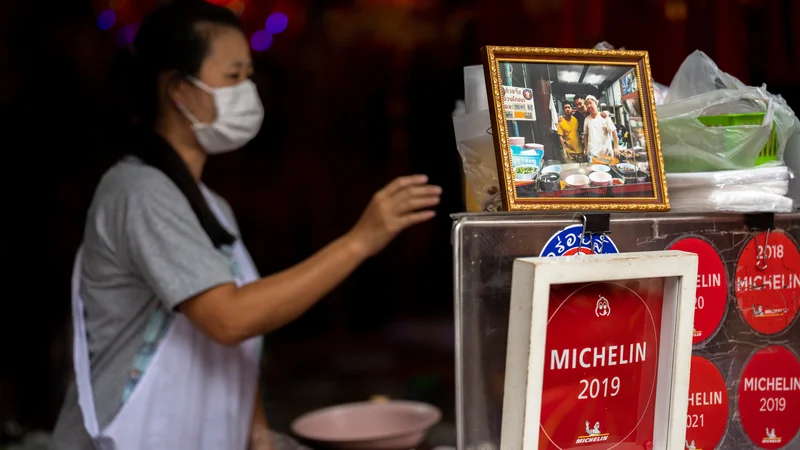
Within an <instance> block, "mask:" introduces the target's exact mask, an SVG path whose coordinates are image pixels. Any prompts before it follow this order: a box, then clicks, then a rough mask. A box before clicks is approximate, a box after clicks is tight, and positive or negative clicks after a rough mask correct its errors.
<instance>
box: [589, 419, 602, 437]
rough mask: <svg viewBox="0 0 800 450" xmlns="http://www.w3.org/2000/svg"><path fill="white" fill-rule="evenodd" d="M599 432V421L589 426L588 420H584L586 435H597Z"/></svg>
mask: <svg viewBox="0 0 800 450" xmlns="http://www.w3.org/2000/svg"><path fill="white" fill-rule="evenodd" d="M600 434H602V433H600V422H595V423H594V428H589V421H588V420H587V421H586V435H587V436H598V435H600Z"/></svg>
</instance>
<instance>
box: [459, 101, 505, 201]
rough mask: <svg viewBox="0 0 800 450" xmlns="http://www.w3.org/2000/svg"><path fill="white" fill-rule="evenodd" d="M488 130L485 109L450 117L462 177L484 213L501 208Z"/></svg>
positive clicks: (495, 165) (488, 120)
mask: <svg viewBox="0 0 800 450" xmlns="http://www.w3.org/2000/svg"><path fill="white" fill-rule="evenodd" d="M491 127H492V124H491V118H490V116H489V110H488V109H485V110H483V111H478V112H473V113H467V114H463V115H459V116H454V117H453V128H454V131H455V135H456V145H457V147H458V153H459V154H460V155H461V162H462V165H463V168H464V175H465V176H466V178H467V181H468V182H469V185H470V186H471V187H472V191H473V193H474V195H475V200H477V201H478V203H479V204H480V205H481V209H482V210H483V211H499V210H500V209H501V207H502V201H501V198H500V182H499V180H498V177H497V160H496V156H495V151H494V139H493V138H492V135H491V134H490V133H489V131H490V130H491Z"/></svg>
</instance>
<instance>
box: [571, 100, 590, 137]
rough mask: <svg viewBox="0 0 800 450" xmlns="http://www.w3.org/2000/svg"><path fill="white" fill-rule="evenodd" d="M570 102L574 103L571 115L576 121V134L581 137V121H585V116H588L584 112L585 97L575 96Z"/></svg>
mask: <svg viewBox="0 0 800 450" xmlns="http://www.w3.org/2000/svg"><path fill="white" fill-rule="evenodd" d="M572 101H573V102H575V110H574V112H573V115H574V116H575V118H576V119H578V130H579V131H578V133H579V134H580V135H581V137H583V121H584V120H586V115H587V114H588V112H586V97H584V96H583V94H575V97H573V98H572Z"/></svg>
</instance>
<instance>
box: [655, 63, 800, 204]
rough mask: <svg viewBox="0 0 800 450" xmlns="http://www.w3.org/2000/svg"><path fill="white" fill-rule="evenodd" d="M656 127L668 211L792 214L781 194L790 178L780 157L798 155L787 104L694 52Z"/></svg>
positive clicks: (794, 122) (795, 125) (675, 81)
mask: <svg viewBox="0 0 800 450" xmlns="http://www.w3.org/2000/svg"><path fill="white" fill-rule="evenodd" d="M658 126H659V131H660V134H661V147H662V153H663V156H664V164H665V169H666V172H667V186H668V188H669V193H670V200H671V208H672V211H675V212H789V211H792V210H793V209H794V208H795V202H794V201H793V199H792V198H791V197H788V196H787V194H788V193H789V190H790V182H792V180H793V178H794V175H793V171H792V170H791V168H789V167H787V166H785V165H784V156H787V155H786V152H787V151H790V152H796V151H798V148H797V146H796V143H797V142H798V141H794V138H795V137H796V136H797V133H798V132H800V127H798V122H797V118H796V117H795V114H794V112H793V111H792V109H791V108H790V107H789V105H788V104H787V103H786V101H785V100H784V99H783V98H782V97H781V96H780V95H774V94H771V93H769V92H768V91H767V89H766V86H761V87H752V86H746V85H744V84H743V83H742V82H741V81H739V80H738V79H737V78H736V77H734V76H732V75H730V74H728V73H725V72H723V71H722V70H720V69H719V67H717V65H716V64H715V63H714V61H712V60H711V58H709V57H708V56H707V55H706V54H705V53H703V52H701V51H695V52H694V53H692V54H691V55H689V57H688V58H686V60H685V61H684V62H683V64H682V65H681V67H680V69H679V70H678V73H677V74H676V75H675V78H674V79H673V81H672V84H671V85H670V90H669V94H668V95H667V97H666V99H665V102H664V104H663V105H660V106H658ZM790 140H791V141H792V142H791V145H787V144H788V143H790ZM790 156H794V155H790ZM787 159H789V160H792V158H787Z"/></svg>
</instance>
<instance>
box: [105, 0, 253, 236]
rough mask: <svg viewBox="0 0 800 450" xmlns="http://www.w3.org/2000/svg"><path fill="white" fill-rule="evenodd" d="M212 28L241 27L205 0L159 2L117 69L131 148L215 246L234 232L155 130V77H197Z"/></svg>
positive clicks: (176, 154)
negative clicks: (173, 189)
mask: <svg viewBox="0 0 800 450" xmlns="http://www.w3.org/2000/svg"><path fill="white" fill-rule="evenodd" d="M215 27H230V28H235V29H241V23H240V22H239V19H238V18H237V17H236V15H235V14H234V13H233V12H232V11H230V10H229V9H227V8H223V7H221V6H216V5H212V4H210V3H207V2H205V1H204V0H174V1H172V2H170V3H167V4H166V5H162V6H159V7H158V8H157V9H156V10H155V11H153V12H152V13H150V14H149V15H148V16H147V17H146V18H145V19H144V21H143V22H142V24H141V26H140V28H139V31H138V33H137V35H136V39H135V40H134V42H133V45H132V48H131V49H129V51H128V55H124V54H123V55H122V57H123V58H126V59H127V61H125V62H120V61H118V62H117V68H116V70H115V71H116V72H118V73H120V72H122V73H121V75H122V76H123V77H124V78H125V84H126V85H127V89H128V100H129V103H130V105H131V109H132V110H133V111H132V112H133V117H131V119H133V121H134V122H136V124H137V126H136V133H135V137H134V140H133V141H132V142H131V143H132V144H133V145H132V149H131V153H133V154H134V155H136V156H137V157H139V158H140V159H141V160H142V161H144V162H145V163H146V164H149V165H151V166H153V167H155V168H157V169H159V170H161V171H162V172H164V174H166V175H167V176H168V177H169V178H170V179H171V180H172V181H173V182H174V183H175V184H176V185H177V186H178V188H179V189H180V190H181V192H183V194H184V195H185V196H186V199H187V200H188V201H189V204H190V205H191V207H192V210H193V211H194V213H195V214H196V215H197V218H198V220H199V221H200V225H202V227H203V229H204V230H205V232H206V233H207V234H208V236H209V238H211V241H212V242H213V244H214V246H215V247H217V248H219V247H221V246H223V245H230V244H232V243H233V242H234V241H235V240H236V237H235V236H233V235H232V234H231V233H230V232H229V231H228V230H226V229H225V228H224V227H223V226H222V225H221V224H220V223H219V221H218V220H217V218H216V217H215V216H214V214H213V212H212V211H211V209H210V208H209V206H208V203H207V202H206V201H205V198H204V197H203V194H202V192H201V191H200V187H199V186H198V184H197V181H196V180H195V179H194V178H193V177H192V174H191V173H190V172H189V168H188V167H187V166H186V163H185V162H184V161H183V159H182V158H181V157H180V155H178V153H177V152H176V151H175V150H174V149H173V148H172V147H171V146H170V145H169V144H168V143H167V142H166V141H165V140H164V139H162V138H161V137H160V136H158V135H157V134H156V133H155V132H154V131H153V126H154V124H155V120H156V116H157V114H158V108H159V92H158V82H159V78H160V76H162V75H163V74H164V73H168V72H174V73H175V76H176V77H179V78H184V77H187V76H195V77H196V76H198V72H199V71H200V68H201V66H202V64H203V61H204V60H205V58H206V56H208V53H209V45H210V39H211V36H212V33H213V31H214V28H215Z"/></svg>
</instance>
